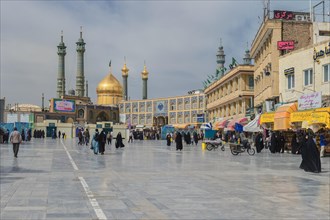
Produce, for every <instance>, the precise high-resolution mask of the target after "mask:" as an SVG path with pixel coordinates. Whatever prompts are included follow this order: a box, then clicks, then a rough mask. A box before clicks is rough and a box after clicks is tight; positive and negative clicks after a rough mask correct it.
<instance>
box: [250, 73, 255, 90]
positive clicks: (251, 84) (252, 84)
mask: <svg viewBox="0 0 330 220" xmlns="http://www.w3.org/2000/svg"><path fill="white" fill-rule="evenodd" d="M253 88H254V79H253V76H249V89H250V90H253Z"/></svg>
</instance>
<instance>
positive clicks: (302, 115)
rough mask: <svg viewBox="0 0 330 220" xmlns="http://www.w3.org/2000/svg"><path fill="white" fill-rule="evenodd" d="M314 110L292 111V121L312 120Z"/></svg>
mask: <svg viewBox="0 0 330 220" xmlns="http://www.w3.org/2000/svg"><path fill="white" fill-rule="evenodd" d="M312 112H313V111H303V112H292V113H291V114H290V121H291V122H301V121H310V119H311V114H312Z"/></svg>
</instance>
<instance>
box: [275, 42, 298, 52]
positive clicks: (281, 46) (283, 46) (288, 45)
mask: <svg viewBox="0 0 330 220" xmlns="http://www.w3.org/2000/svg"><path fill="white" fill-rule="evenodd" d="M277 49H278V50H293V49H294V41H293V40H290V41H277Z"/></svg>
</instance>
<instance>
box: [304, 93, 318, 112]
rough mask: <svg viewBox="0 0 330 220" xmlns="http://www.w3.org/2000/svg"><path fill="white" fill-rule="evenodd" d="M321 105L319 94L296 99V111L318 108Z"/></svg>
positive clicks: (305, 95)
mask: <svg viewBox="0 0 330 220" xmlns="http://www.w3.org/2000/svg"><path fill="white" fill-rule="evenodd" d="M321 105H322V94H321V92H314V93H309V94H304V95H302V96H300V97H299V99H298V110H305V109H313V108H320V107H321Z"/></svg>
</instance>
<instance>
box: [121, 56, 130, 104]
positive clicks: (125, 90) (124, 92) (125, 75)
mask: <svg viewBox="0 0 330 220" xmlns="http://www.w3.org/2000/svg"><path fill="white" fill-rule="evenodd" d="M124 60H125V63H124V67H123V68H122V69H121V72H122V76H123V87H124V89H123V100H126V101H127V98H128V89H127V78H128V71H129V69H128V68H127V66H126V58H124Z"/></svg>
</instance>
